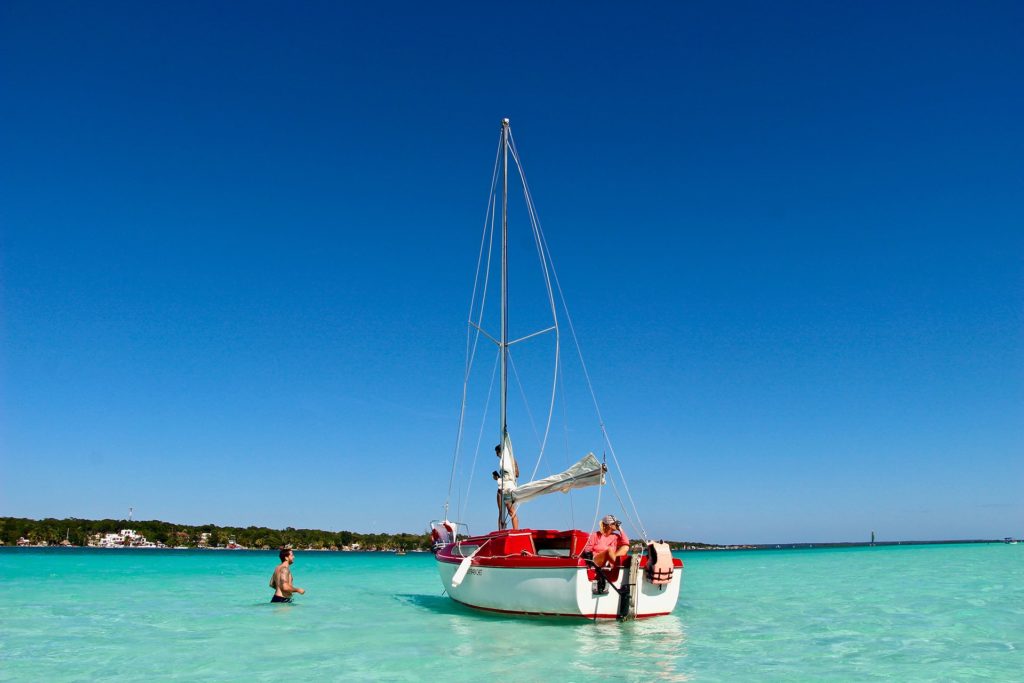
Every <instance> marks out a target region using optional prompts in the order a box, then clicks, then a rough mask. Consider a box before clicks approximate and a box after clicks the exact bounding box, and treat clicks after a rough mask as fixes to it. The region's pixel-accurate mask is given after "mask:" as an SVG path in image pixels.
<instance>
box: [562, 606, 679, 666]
mask: <svg viewBox="0 0 1024 683" xmlns="http://www.w3.org/2000/svg"><path fill="white" fill-rule="evenodd" d="M575 635H576V643H577V646H576V652H575V656H574V658H573V659H574V668H575V669H576V670H577V671H579V672H580V674H582V675H586V676H588V677H590V676H594V677H600V676H606V675H607V673H608V672H607V669H606V667H607V662H608V661H618V662H619V665H620V666H621V668H620V671H621V673H622V674H623V675H625V674H626V672H629V673H630V674H633V673H637V672H643V675H644V677H646V678H650V679H651V680H657V681H689V680H692V678H691V677H690V676H689V675H688V674H686V673H685V672H684V671H682V670H681V665H682V663H683V660H685V659H686V656H687V649H686V630H685V629H684V627H683V622H682V620H681V619H680V618H679V617H678V616H676V615H668V616H664V617H659V618H658V619H640V620H638V621H632V622H629V623H627V624H617V623H615V622H606V621H600V622H594V623H590V624H588V625H587V626H586V627H580V628H577V629H575ZM609 655H611V657H609ZM594 662H601V664H600V665H597V666H595V664H594Z"/></svg>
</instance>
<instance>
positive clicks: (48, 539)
mask: <svg viewBox="0 0 1024 683" xmlns="http://www.w3.org/2000/svg"><path fill="white" fill-rule="evenodd" d="M119 530H130V531H133V533H134V531H138V532H139V534H138V536H132V537H129V538H125V537H123V536H122V538H124V540H125V542H124V544H123V545H105V546H100V545H99V544H100V543H101V542H102V541H103V540H104V537H107V538H114V539H116V538H118V531H119ZM139 537H141V538H143V540H144V541H146V542H147V543H148V544H147V545H135V544H133V543H134V539H135V538H139ZM652 540H653V539H652ZM1011 540H1013V539H1009V538H999V539H947V540H937V541H876V542H874V543H872V542H870V541H833V542H826V543H744V544H716V543H700V542H696V541H666V542H667V543H668V544H669V545H670V546H671V548H672V549H673V550H681V551H696V550H718V551H721V550H806V549H812V548H865V547H871V546H900V545H907V546H911V545H950V544H964V543H1007V542H1009V541H1011ZM130 542H131V543H132V544H130ZM18 545H21V546H29V547H51V546H58V547H59V546H65V547H106V548H132V549H140V550H145V549H167V550H172V549H176V550H184V549H189V550H194V549H202V550H273V549H276V548H279V547H283V546H291V547H293V548H295V549H297V550H313V551H328V552H329V551H342V552H344V551H367V552H393V551H397V550H404V551H412V552H414V551H426V550H429V549H430V535H429V534H428V533H427V532H424V533H421V534H412V533H399V534H380V533H375V534H365V533H359V532H353V531H323V530H319V529H294V528H292V527H288V528H286V529H269V528H267V527H254V526H249V527H222V526H217V525H214V524H204V525H188V524H174V523H171V522H163V521H160V520H124V519H122V520H115V519H102V520H89V519H78V518H67V519H54V518H47V519H41V520H36V519H28V518H22V517H0V547H12V546H18Z"/></svg>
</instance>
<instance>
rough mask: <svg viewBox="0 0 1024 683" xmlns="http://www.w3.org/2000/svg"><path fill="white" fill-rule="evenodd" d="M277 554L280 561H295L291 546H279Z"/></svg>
mask: <svg viewBox="0 0 1024 683" xmlns="http://www.w3.org/2000/svg"><path fill="white" fill-rule="evenodd" d="M277 556H278V557H280V558H281V561H282V562H287V563H288V564H291V563H292V562H294V561H295V553H293V552H292V549H291V548H281V551H280V552H279V553H278V554H277Z"/></svg>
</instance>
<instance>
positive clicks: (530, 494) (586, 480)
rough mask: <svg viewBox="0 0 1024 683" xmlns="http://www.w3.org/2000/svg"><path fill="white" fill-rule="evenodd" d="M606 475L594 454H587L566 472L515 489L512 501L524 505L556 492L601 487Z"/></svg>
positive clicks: (603, 467)
mask: <svg viewBox="0 0 1024 683" xmlns="http://www.w3.org/2000/svg"><path fill="white" fill-rule="evenodd" d="M604 473H605V466H604V465H602V464H601V463H600V462H598V461H597V458H595V457H594V454H593V453H587V454H586V455H585V456H583V459H582V460H580V461H579V462H578V463H576V464H575V465H573V466H572V467H570V468H569V469H567V470H566V471H564V472H559V473H558V474H552V475H551V476H550V477H544V478H543V479H537V480H536V481H531V482H528V483H526V484H523V485H522V486H517V487H515V488H514V489H513V490H512V500H513V501H515V502H516V503H524V502H526V501H528V500H531V499H533V498H536V497H537V496H544V495H547V494H549V493H555V492H556V491H561V492H562V493H568V492H569V490H570V489H581V488H583V487H585V486H601V485H603V484H604Z"/></svg>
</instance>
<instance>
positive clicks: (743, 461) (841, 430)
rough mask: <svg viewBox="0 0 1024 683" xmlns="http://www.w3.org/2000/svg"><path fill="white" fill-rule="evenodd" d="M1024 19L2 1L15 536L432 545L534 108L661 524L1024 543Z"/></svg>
mask: <svg viewBox="0 0 1024 683" xmlns="http://www.w3.org/2000/svg"><path fill="white" fill-rule="evenodd" d="M1022 32H1024V9H1022V7H1021V6H1020V5H1019V4H1017V3H1011V2H984V3H966V2H964V3H900V4H899V5H897V6H892V5H890V4H888V3H856V4H851V3H822V2H813V3H812V2H806V3H800V2H791V3H782V4H772V5H766V4H764V3H728V4H723V3H664V4H661V3H656V4H649V5H645V6H643V7H640V8H625V7H624V6H622V5H621V4H616V3H578V4H572V3H570V4H556V5H551V4H541V3H527V4H521V5H518V6H501V5H479V3H467V4H465V5H427V4H423V3H408V4H406V3H389V4H384V5H372V6H363V5H357V4H356V3H329V2H324V3H267V2H262V3H260V2H257V3H249V4H247V5H245V6H244V7H242V6H240V5H237V4H232V3H174V4H153V3H144V4H139V3H114V2H111V3H102V4H99V5H96V4H82V3H43V4H40V3H31V2H6V3H3V5H2V6H0V122H2V123H0V145H2V146H0V157H2V159H3V163H2V164H0V278H2V280H0V286H2V292H0V296H2V299H0V303H2V307H0V373H2V374H0V402H2V403H0V409H2V412H0V469H2V474H0V514H2V515H15V516H29V517H43V516H56V517H63V516H79V517H118V516H122V515H124V514H126V512H127V509H128V507H129V506H134V507H135V508H136V514H137V515H138V516H139V517H142V518H146V519H151V518H157V519H164V520H168V521H177V522H182V523H203V522H214V523H219V524H234V525H248V524H259V525H269V526H276V527H284V526H295V527H316V528H328V529H352V530H357V531H400V530H409V531H418V530H421V529H422V528H423V527H424V526H425V523H426V521H428V520H429V519H431V518H435V517H437V516H438V514H439V513H440V506H441V504H442V503H443V501H444V497H445V492H446V490H447V484H448V473H449V468H450V465H451V461H450V458H451V454H452V450H453V447H454V442H455V433H456V428H457V424H458V407H459V400H460V391H461V372H462V366H463V350H464V334H465V330H464V321H465V316H466V310H467V306H468V302H469V296H470V290H471V286H472V278H473V269H474V266H475V262H476V250H477V246H478V240H479V233H480V228H481V226H482V220H483V215H484V208H485V202H486V195H487V187H488V182H489V178H490V171H491V163H492V161H493V154H494V151H495V148H496V144H497V135H498V131H499V121H500V119H501V118H502V117H504V116H508V117H510V118H511V120H512V127H513V131H514V134H515V136H516V140H517V143H518V145H519V148H520V151H521V152H522V155H523V160H524V163H525V165H526V170H527V175H528V179H529V181H530V184H531V188H532V190H533V195H534V199H535V201H536V204H537V208H538V211H539V213H540V217H541V220H542V222H543V224H544V228H545V232H546V235H547V239H548V241H549V244H550V246H551V250H552V252H553V255H554V259H555V264H556V266H557V267H558V272H559V276H560V278H561V281H562V284H563V287H564V288H565V292H566V296H567V298H568V302H569V307H570V312H571V313H572V315H573V318H574V321H575V323H576V326H577V331H578V332H579V333H580V336H581V341H582V344H583V351H584V354H585V357H586V361H587V364H588V367H589V369H590V371H591V375H592V378H593V380H594V385H595V389H596V392H597V394H598V398H599V400H600V402H601V409H602V412H603V414H604V417H605V420H606V422H607V424H608V429H609V432H610V434H611V437H612V441H613V443H614V444H615V449H616V452H617V453H618V455H619V458H620V460H621V461H622V463H623V467H624V468H625V473H626V476H627V480H628V482H629V486H630V488H631V490H632V492H633V494H634V496H635V497H636V499H637V502H638V505H639V508H640V514H641V517H642V518H643V520H644V522H645V523H646V526H647V528H648V531H649V532H650V533H651V534H652V535H655V536H665V537H670V538H679V539H682V538H686V539H694V540H704V541H709V542H784V541H810V542H814V541H825V540H858V539H864V538H866V537H867V536H868V535H869V533H870V531H871V530H875V531H877V532H878V535H879V538H883V539H897V538H903V539H910V538H916V539H939V538H965V537H1002V536H1005V535H1010V534H1013V535H1018V536H1020V535H1024V504H1022V503H1021V495H1020V491H1021V487H1022V485H1024V457H1022V456H1024V419H1022V418H1024V354H1022V351H1024V325H1022V322H1024V315H1022V302H1024V297H1022V294H1024V230H1022V226H1024V208H1022V207H1024V184H1022V183H1024V162H1022V159H1024V132H1022V128H1021V126H1020V121H1022V120H1024V90H1022V89H1021V87H1020V74H1021V73H1022V72H1024V47H1022V44H1021V41H1020V35H1021V34H1022ZM579 396H582V394H579ZM541 412H543V411H541ZM492 431H494V432H495V435H494V436H493V437H492V436H488V437H487V439H485V441H484V443H486V444H489V445H488V448H489V447H490V446H492V445H493V444H491V443H490V441H493V440H495V438H496V428H495V429H494V430H492ZM521 448H522V449H523V450H521V451H520V452H519V455H520V458H522V459H523V460H524V462H531V463H532V460H531V456H529V455H527V454H526V453H525V452H524V451H525V450H527V449H526V448H525V446H521ZM592 448H594V449H595V450H597V449H600V448H601V444H600V443H594V445H593V447H592ZM481 457H482V458H486V457H490V458H492V459H493V456H492V455H489V454H488V452H487V449H485V450H484V452H483V453H482V454H481ZM483 463H484V464H483V465H480V466H479V467H480V468H483V469H479V470H478V472H477V475H476V476H477V479H478V480H477V481H476V482H475V484H474V496H475V498H473V497H471V498H470V503H469V505H468V507H467V511H466V513H465V514H466V519H467V520H469V521H470V523H471V524H472V526H473V528H474V530H478V531H484V530H487V529H489V528H490V526H491V525H492V521H491V518H492V517H493V506H494V503H493V498H492V497H491V496H492V494H491V489H492V486H493V484H492V482H491V481H490V479H489V476H488V474H487V473H488V472H489V470H490V467H491V465H490V463H489V462H488V461H486V460H484V461H483ZM484 465H486V468H484ZM602 495H603V496H604V498H603V499H602V501H601V506H602V508H603V509H607V510H609V511H613V512H616V513H618V512H621V511H620V510H619V508H618V503H617V502H615V501H614V500H613V496H612V493H611V491H605V492H604V493H603V494H602ZM559 505H561V504H560V503H559ZM595 505H596V502H595V500H594V497H593V496H590V497H589V498H588V497H587V496H585V495H584V496H578V497H574V502H573V506H574V507H573V509H574V510H575V512H574V513H573V514H575V517H574V518H572V519H570V520H567V519H566V518H565V515H564V514H563V512H557V513H556V511H555V510H554V509H553V507H554V504H552V505H548V506H543V505H542V506H540V507H538V508H536V509H533V508H529V507H528V508H527V509H525V510H524V512H523V516H524V521H526V522H528V523H529V524H530V525H532V526H541V527H544V526H553V527H565V526H568V525H569V524H570V522H571V521H575V523H576V524H577V525H581V526H588V525H589V523H590V518H591V517H592V515H593V512H594V508H595ZM563 507H564V506H563ZM549 508H551V509H549ZM542 515H543V516H542Z"/></svg>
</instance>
